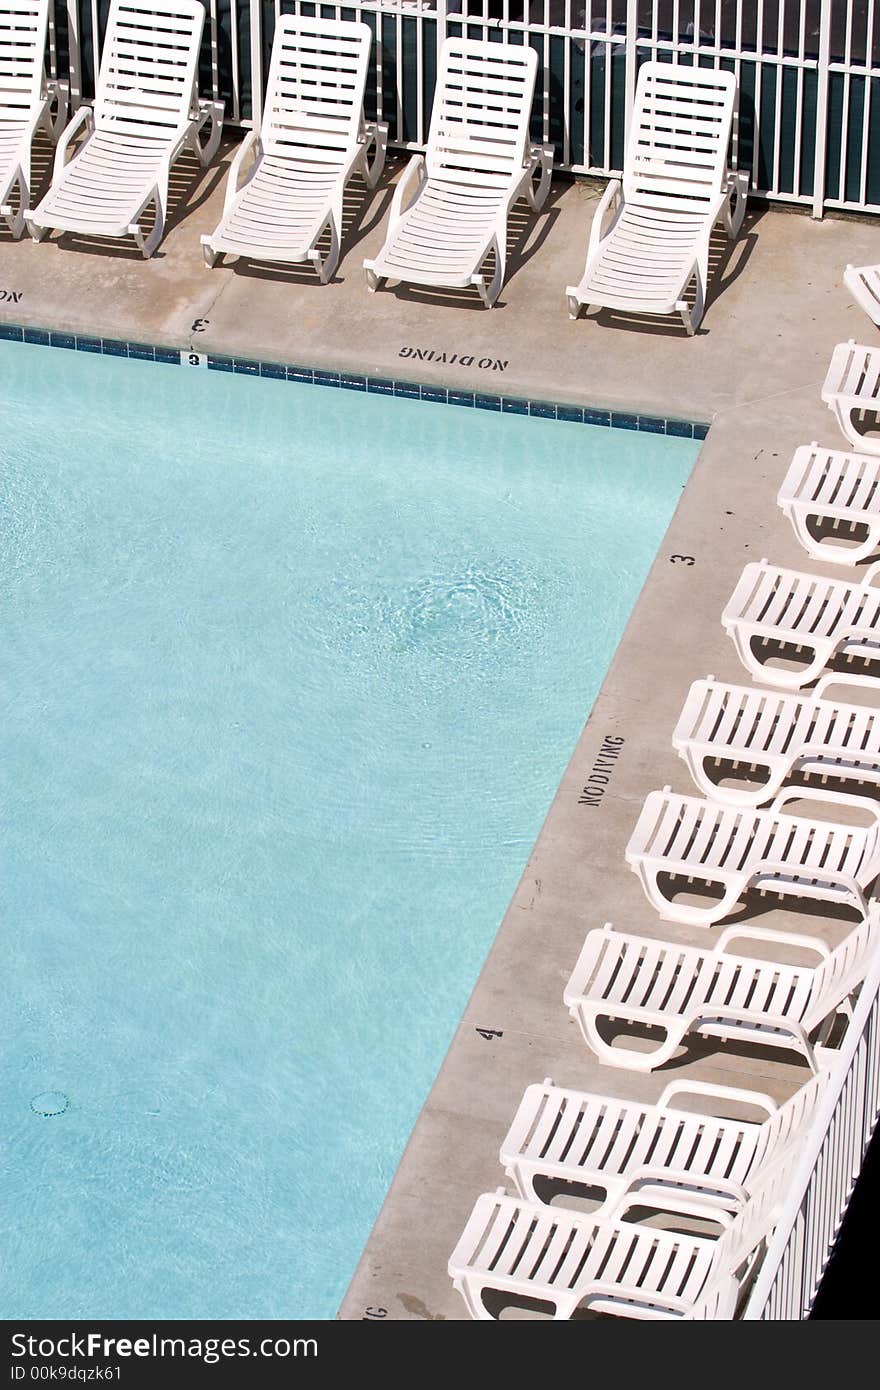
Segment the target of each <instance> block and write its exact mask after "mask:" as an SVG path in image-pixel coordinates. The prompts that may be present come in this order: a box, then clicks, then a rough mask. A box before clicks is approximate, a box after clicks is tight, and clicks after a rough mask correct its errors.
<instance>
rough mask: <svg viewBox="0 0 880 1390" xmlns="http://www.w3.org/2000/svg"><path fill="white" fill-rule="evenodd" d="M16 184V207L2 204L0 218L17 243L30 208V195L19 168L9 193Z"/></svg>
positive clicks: (10, 204)
mask: <svg viewBox="0 0 880 1390" xmlns="http://www.w3.org/2000/svg"><path fill="white" fill-rule="evenodd" d="M16 184H17V185H18V207H17V208H13V206H12V203H11V202H9V203H4V204H3V206H2V207H0V217H2V218H3V219H4V220H5V222H6V225H7V226H8V228H9V230H10V232H11V233H12V235H13V236H14V237H15V239H16V241H17V240H18V238H19V237H20V236H21V234H22V232H23V231H24V226H25V214H26V211H27V209H28V207H29V206H30V193H29V191H28V186H27V180H26V179H25V176H24V172H23V171H22V169H21V168H19V170H18V172H17V174H16V178H15V183H13V185H12V188H11V189H10V193H11V192H12V189H14V188H15V186H16Z"/></svg>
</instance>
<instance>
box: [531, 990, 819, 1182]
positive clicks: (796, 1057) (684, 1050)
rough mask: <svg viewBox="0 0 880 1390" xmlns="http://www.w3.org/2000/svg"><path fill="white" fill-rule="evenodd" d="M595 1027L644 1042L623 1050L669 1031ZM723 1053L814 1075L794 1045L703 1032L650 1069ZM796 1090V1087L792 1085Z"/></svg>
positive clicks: (612, 1037) (627, 1025)
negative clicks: (783, 1064) (771, 1061)
mask: <svg viewBox="0 0 880 1390" xmlns="http://www.w3.org/2000/svg"><path fill="white" fill-rule="evenodd" d="M845 1027H846V1024H845V1020H844V1019H843V1018H842V1017H841V1018H839V1019H837V1020H835V1023H834V1027H833V1029H832V1032H831V1036H830V1038H828V1039H826V1043H825V1045H826V1046H828V1047H834V1046H837V1045H838V1044H839V1042H840V1040H841V1038H842V1036H843V1032H844V1031H845ZM596 1028H597V1031H598V1033H599V1036H600V1037H601V1038H602V1041H603V1042H605V1043H607V1044H608V1045H609V1046H613V1045H615V1044H618V1043H619V1040H620V1039H622V1038H631V1039H633V1041H636V1040H637V1041H638V1042H639V1043H641V1044H643V1046H641V1047H639V1048H638V1049H635V1048H633V1049H624V1048H621V1051H623V1050H628V1051H630V1050H631V1051H636V1050H638V1051H642V1052H650V1051H651V1050H652V1049H654V1048H657V1047H658V1046H659V1045H660V1044H661V1043H662V1042H664V1041H665V1040H666V1032H665V1030H664V1029H661V1028H656V1027H653V1026H649V1025H647V1024H641V1023H635V1022H633V1021H631V1020H630V1019H625V1020H624V1019H613V1020H612V1019H610V1018H605V1017H602V1018H600V1019H598V1020H597V1023H596ZM645 1044H647V1046H645ZM721 1052H723V1053H724V1054H725V1056H732V1057H736V1058H741V1059H742V1061H743V1062H744V1063H745V1062H751V1063H761V1062H766V1061H767V1058H768V1056H772V1057H773V1058H778V1059H780V1060H782V1061H784V1062H786V1063H787V1064H789V1065H794V1066H799V1067H802V1068H803V1080H802V1082H801V1083H800V1084H801V1085H803V1084H805V1083H806V1082H807V1081H808V1080H809V1078H810V1076H811V1075H812V1071H811V1070H810V1068H809V1066H808V1064H807V1061H806V1059H805V1057H804V1054H803V1053H802V1052H799V1051H797V1050H796V1048H795V1047H794V1046H791V1047H787V1046H786V1045H785V1043H784V1042H783V1041H782V1040H780V1041H779V1042H778V1043H776V1044H773V1045H772V1047H771V1046H770V1045H769V1044H762V1045H759V1044H757V1043H751V1042H747V1041H745V1039H742V1040H741V1039H739V1038H716V1037H710V1036H708V1035H705V1034H700V1033H687V1034H685V1036H684V1038H683V1039H682V1040H681V1042H680V1043H679V1045H678V1051H677V1052H676V1053H675V1055H674V1056H673V1057H671V1058H670V1059H669V1061H668V1062H664V1063H663V1064H662V1066H659V1067H652V1068H651V1071H652V1072H653V1073H654V1074H655V1075H656V1076H665V1075H667V1074H669V1073H675V1072H678V1071H681V1069H682V1068H684V1067H692V1066H694V1065H695V1064H696V1063H698V1062H711V1061H712V1060H713V1059H715V1058H717V1057H718V1054H719V1053H721ZM793 1089H795V1088H794V1087H793ZM536 1186H537V1184H536Z"/></svg>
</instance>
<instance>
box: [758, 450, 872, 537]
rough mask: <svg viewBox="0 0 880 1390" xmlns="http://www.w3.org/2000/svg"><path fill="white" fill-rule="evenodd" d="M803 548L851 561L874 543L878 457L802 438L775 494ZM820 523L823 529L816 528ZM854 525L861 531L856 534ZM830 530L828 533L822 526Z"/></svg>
mask: <svg viewBox="0 0 880 1390" xmlns="http://www.w3.org/2000/svg"><path fill="white" fill-rule="evenodd" d="M776 500H777V502H778V503H779V505H780V507H781V508H782V510H783V512H784V514H785V515H786V516H787V517H788V519H789V521H790V522H791V524H792V526H793V527H794V532H795V535H796V536H797V538H798V540H799V541H800V543H801V545H802V546H803V547H804V549H805V550H808V551H809V552H810V554H811V555H814V556H815V557H816V559H817V560H824V561H826V562H827V563H828V564H832V565H853V564H856V563H857V561H859V560H864V559H866V558H867V556H869V555H873V554H875V553H876V551H877V548H878V546H880V459H878V458H876V457H874V458H872V457H871V456H870V455H868V454H848V453H845V452H844V451H843V450H840V449H820V448H819V445H818V444H817V443H816V442H815V440H814V441H813V443H812V444H802V445H801V446H800V448H799V449H797V450H796V451H795V455H794V458H793V459H792V461H791V465H790V467H789V470H788V472H787V473H786V475H785V480H784V481H783V484H782V486H781V488H780V489H779V493H778V495H777V498H776ZM823 523H825V527H826V533H824V534H821V535H820V534H818V530H819V527H820V526H821V525H822V524H823ZM857 529H858V530H859V531H861V532H864V535H863V536H862V538H861V539H859V538H858V535H857ZM829 530H830V534H828V533H827V532H828V531H829Z"/></svg>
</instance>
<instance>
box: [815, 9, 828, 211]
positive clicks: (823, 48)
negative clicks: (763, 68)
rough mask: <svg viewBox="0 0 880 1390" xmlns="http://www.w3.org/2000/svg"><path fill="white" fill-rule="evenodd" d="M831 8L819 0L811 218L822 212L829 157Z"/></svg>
mask: <svg viewBox="0 0 880 1390" xmlns="http://www.w3.org/2000/svg"><path fill="white" fill-rule="evenodd" d="M831 5H832V0H822V3H821V7H820V11H819V69H818V74H817V75H818V79H819V85H818V90H817V92H816V154H815V158H814V160H813V208H812V212H813V216H814V217H821V216H822V214H823V213H824V211H825V167H826V159H827V154H828V83H829V77H830V73H829V67H830V64H831Z"/></svg>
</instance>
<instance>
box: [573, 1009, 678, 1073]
mask: <svg viewBox="0 0 880 1390" xmlns="http://www.w3.org/2000/svg"><path fill="white" fill-rule="evenodd" d="M571 1013H572V1015H573V1017H575V1018H576V1019H577V1021H578V1023H579V1024H580V1028H581V1033H582V1034H583V1038H584V1042H585V1043H586V1044H587V1046H588V1047H590V1048H592V1050H593V1052H595V1054H596V1056H597V1057H599V1058H600V1059H601V1060H602V1061H603V1062H607V1063H608V1064H609V1066H612V1067H622V1068H623V1069H624V1070H625V1071H654V1070H655V1068H657V1067H662V1066H663V1064H664V1063H665V1062H668V1061H670V1059H671V1058H672V1057H673V1056H674V1055H675V1050H676V1048H677V1047H679V1045H680V1044H681V1042H682V1040H683V1038H684V1034H685V1032H686V1031H687V1028H686V1025H685V1026H684V1027H682V1028H681V1031H678V1030H676V1031H675V1032H673V1031H672V1029H671V1028H670V1029H667V1032H666V1037H665V1038H664V1039H663V1041H662V1042H661V1043H658V1045H657V1046H656V1047H655V1048H653V1049H652V1050H651V1051H650V1052H647V1051H646V1052H641V1051H639V1050H637V1049H636V1048H629V1047H617V1046H615V1044H614V1043H607V1042H606V1041H605V1039H604V1038H603V1037H602V1036H601V1034H600V1033H599V1029H598V1019H599V1016H600V1015H599V1014H598V1013H593V1012H592V1011H590V1012H588V1011H587V1010H586V1009H575V1008H573V1009H572V1010H571ZM613 1016H614V1015H613V1014H612V1013H611V1011H610V1010H603V1011H602V1014H601V1017H603V1018H612V1017H613Z"/></svg>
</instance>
